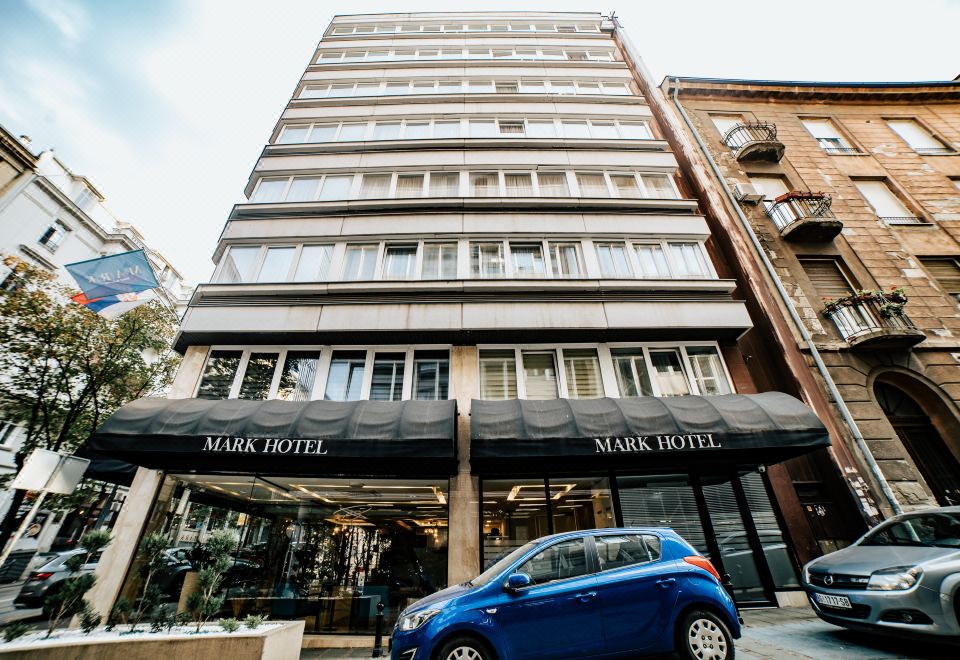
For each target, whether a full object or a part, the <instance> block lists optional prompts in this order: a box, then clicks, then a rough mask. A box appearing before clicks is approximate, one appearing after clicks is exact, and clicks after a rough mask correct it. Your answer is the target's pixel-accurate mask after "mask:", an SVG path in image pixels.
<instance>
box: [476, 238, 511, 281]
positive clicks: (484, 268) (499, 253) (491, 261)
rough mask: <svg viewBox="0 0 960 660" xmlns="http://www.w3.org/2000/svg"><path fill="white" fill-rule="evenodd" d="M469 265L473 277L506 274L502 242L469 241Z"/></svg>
mask: <svg viewBox="0 0 960 660" xmlns="http://www.w3.org/2000/svg"><path fill="white" fill-rule="evenodd" d="M470 265H471V272H472V273H473V276H474V277H479V278H481V279H486V278H490V277H503V276H504V275H505V274H506V268H505V265H506V262H505V260H504V258H503V243H471V244H470Z"/></svg>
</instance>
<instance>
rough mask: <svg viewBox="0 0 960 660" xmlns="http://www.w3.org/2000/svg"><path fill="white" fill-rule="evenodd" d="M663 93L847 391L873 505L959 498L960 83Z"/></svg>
mask: <svg viewBox="0 0 960 660" xmlns="http://www.w3.org/2000/svg"><path fill="white" fill-rule="evenodd" d="M661 89H662V91H663V92H664V94H665V96H666V97H667V99H668V100H666V101H665V106H664V107H665V108H668V110H669V112H670V113H672V114H673V118H674V120H675V121H677V123H678V124H679V125H681V126H683V127H684V129H685V130H687V131H688V132H689V133H690V135H689V136H688V137H691V138H693V139H694V140H695V141H697V142H699V143H700V146H701V147H702V148H704V149H706V150H707V152H708V153H709V159H708V162H709V161H712V164H711V168H712V167H713V166H715V167H716V168H717V169H716V171H717V173H719V174H720V175H721V176H722V180H723V183H724V184H725V186H724V187H725V188H726V190H725V191H724V192H725V197H724V199H723V200H722V203H723V205H724V206H726V210H727V211H729V212H733V213H734V214H736V215H739V216H740V218H741V220H743V223H742V225H740V226H738V227H737V230H738V231H739V232H740V234H741V235H740V237H739V238H738V239H734V240H744V239H745V238H750V236H749V235H750V234H751V233H752V234H754V235H755V237H756V239H757V240H758V242H759V245H761V246H762V251H763V255H761V254H760V253H759V252H756V253H754V255H753V256H754V257H755V259H756V261H757V262H758V263H759V262H761V261H762V260H763V259H764V257H765V258H766V260H767V261H768V262H769V264H771V265H772V268H773V270H774V271H775V273H776V277H777V278H779V280H780V282H781V283H782V286H783V289H784V290H785V292H786V293H787V295H788V298H789V303H790V304H791V305H792V306H793V307H794V310H795V312H796V313H797V314H798V317H797V318H802V323H803V326H804V327H802V328H801V327H800V325H799V324H797V323H794V324H793V325H792V328H791V329H792V332H793V334H794V338H795V340H796V342H797V348H799V349H800V350H801V351H803V354H804V355H805V359H806V361H807V363H808V364H809V366H810V369H811V372H812V373H813V374H814V375H815V377H816V378H817V380H818V381H819V382H820V383H821V385H822V386H823V387H824V389H825V391H828V392H829V390H830V389H831V388H832V387H834V386H835V388H836V391H837V392H839V394H840V396H841V397H842V400H843V403H842V405H836V404H835V405H833V406H832V409H833V411H834V413H835V414H836V420H834V421H835V422H836V424H837V428H839V429H840V430H841V435H842V436H843V438H844V440H845V441H846V445H847V447H846V448H839V449H840V450H841V451H840V453H841V454H842V453H845V452H848V453H849V455H850V456H853V457H854V461H855V465H846V466H844V471H845V473H847V474H848V475H853V474H854V473H855V472H859V475H861V477H862V478H863V479H865V480H866V483H867V484H869V486H870V488H869V490H870V493H871V495H872V501H870V500H871V498H870V497H869V496H868V497H867V498H866V499H867V500H868V501H867V502H866V507H865V508H866V509H867V510H869V509H870V507H871V506H872V505H873V504H874V503H875V504H876V505H878V506H879V507H880V509H881V510H883V511H884V512H890V511H891V510H899V509H903V510H908V509H911V508H917V507H922V506H927V505H936V504H938V503H939V504H942V505H946V504H957V503H960V440H958V438H960V409H958V399H960V367H958V362H960V338H958V337H960V314H958V310H957V304H958V296H960V243H958V239H960V157H958V156H960V154H958V148H960V82H958V81H952V82H920V83H860V84H832V83H811V82H800V83H798V82H776V81H745V80H715V79H699V78H667V79H666V80H665V81H664V82H663V84H662V85H661ZM701 155H702V153H701ZM748 227H749V229H748ZM714 234H715V235H716V231H715V232H714ZM730 240H731V239H730V238H729V237H728V239H727V241H728V242H729V241H730ZM751 240H752V239H751ZM766 274H767V275H768V277H767V280H768V284H769V285H770V286H771V288H773V287H774V286H775V285H776V282H774V281H773V278H772V277H769V272H767V273H766ZM785 301H786V299H783V300H781V301H780V306H781V309H782V311H783V313H784V316H785V317H787V318H790V313H791V310H790V309H789V307H788V305H787V304H786V302H785ZM805 335H808V336H809V338H810V340H811V341H810V342H809V343H808V342H807V341H806V339H805ZM791 348H792V347H791ZM818 355H819V359H821V360H822V363H823V364H824V365H825V367H826V368H825V372H826V374H828V375H829V378H824V373H823V372H821V371H819V370H818V369H817V368H816V362H817V356H818ZM828 380H832V381H833V383H832V384H831V383H829V382H828ZM844 409H845V410H844ZM845 413H848V414H849V416H850V418H851V419H850V420H847V422H846V423H844V419H843V417H844V414H845ZM850 422H852V423H850ZM834 445H835V448H837V447H836V445H837V442H836V438H835V441H834ZM840 463H841V465H843V461H842V460H841V461H840ZM857 468H859V470H857ZM791 474H792V476H793V480H794V484H795V485H796V486H797V490H798V492H800V493H801V499H804V495H803V492H804V489H805V488H806V487H807V485H806V484H804V476H803V470H802V469H800V468H798V467H797V465H796V463H795V464H794V465H793V466H792V469H791ZM859 479H860V477H856V478H855V479H852V480H851V482H855V481H857V480H859ZM854 490H856V487H855V488H854ZM806 496H807V497H809V498H810V500H809V501H808V502H807V509H808V513H811V514H812V512H814V511H815V509H816V507H815V500H816V499H817V497H818V496H817V494H816V493H814V492H808V493H807V494H806Z"/></svg>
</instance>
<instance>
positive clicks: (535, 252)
mask: <svg viewBox="0 0 960 660" xmlns="http://www.w3.org/2000/svg"><path fill="white" fill-rule="evenodd" d="M510 256H511V260H512V262H513V275H514V277H544V276H545V274H546V269H545V266H544V263H543V245H541V244H540V243H511V244H510Z"/></svg>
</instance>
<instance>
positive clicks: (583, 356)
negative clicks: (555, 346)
mask: <svg viewBox="0 0 960 660" xmlns="http://www.w3.org/2000/svg"><path fill="white" fill-rule="evenodd" d="M563 369H564V373H565V374H566V377H567V396H568V398H571V399H598V398H600V397H602V396H603V381H602V380H601V378H600V358H599V357H597V351H596V349H593V348H565V349H563Z"/></svg>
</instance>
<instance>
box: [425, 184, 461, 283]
mask: <svg viewBox="0 0 960 660" xmlns="http://www.w3.org/2000/svg"><path fill="white" fill-rule="evenodd" d="M431 181H432V177H431ZM431 185H432V183H431ZM422 270H423V275H422V278H423V279H425V280H452V279H456V277H457V244H456V243H425V244H424V246H423V267H422Z"/></svg>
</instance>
